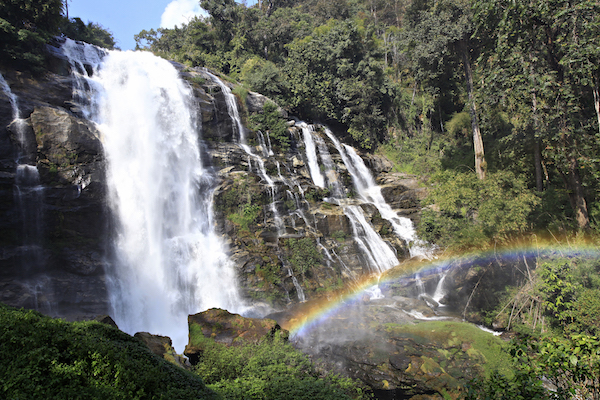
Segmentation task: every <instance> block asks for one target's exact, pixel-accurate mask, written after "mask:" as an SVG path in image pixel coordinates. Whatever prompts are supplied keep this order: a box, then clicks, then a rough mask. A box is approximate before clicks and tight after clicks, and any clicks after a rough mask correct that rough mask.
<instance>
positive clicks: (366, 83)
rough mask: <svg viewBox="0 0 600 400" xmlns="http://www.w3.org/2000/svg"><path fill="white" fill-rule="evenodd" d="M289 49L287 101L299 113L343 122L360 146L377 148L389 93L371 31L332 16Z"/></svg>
mask: <svg viewBox="0 0 600 400" xmlns="http://www.w3.org/2000/svg"><path fill="white" fill-rule="evenodd" d="M287 49H288V52H289V56H288V58H287V59H286V62H285V65H284V68H283V70H284V72H285V74H286V75H287V82H288V85H289V88H290V94H291V96H289V97H288V98H287V105H288V106H289V107H290V108H292V110H293V111H294V112H295V113H297V114H299V115H301V116H306V117H309V118H312V119H317V120H319V119H320V120H328V119H335V120H337V121H340V122H341V123H342V124H344V125H345V126H346V127H347V128H348V132H349V133H350V135H351V136H352V137H353V138H354V139H355V140H356V142H357V143H358V145H359V146H361V147H363V148H365V149H371V148H375V147H376V146H377V144H378V143H379V142H380V141H381V140H382V139H383V138H384V135H385V112H386V108H387V107H388V106H389V104H390V97H391V96H390V90H389V86H388V84H387V81H386V79H385V77H384V74H383V68H382V64H381V61H380V54H379V53H378V48H377V47H376V45H375V43H374V40H373V31H372V30H369V29H360V27H359V26H357V24H355V23H354V22H352V21H343V22H341V21H335V20H331V21H329V22H328V23H327V24H326V25H322V26H320V27H317V28H315V30H314V31H313V33H312V35H311V36H307V37H305V38H303V39H296V40H294V41H293V42H292V43H291V44H289V45H288V46H287Z"/></svg>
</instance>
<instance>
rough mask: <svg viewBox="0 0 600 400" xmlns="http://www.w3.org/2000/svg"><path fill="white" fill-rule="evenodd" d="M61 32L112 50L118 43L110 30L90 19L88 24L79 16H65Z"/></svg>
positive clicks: (75, 38)
mask: <svg viewBox="0 0 600 400" xmlns="http://www.w3.org/2000/svg"><path fill="white" fill-rule="evenodd" d="M61 32H62V33H63V34H64V35H65V36H67V37H70V38H71V39H73V40H81V41H84V42H86V43H90V44H94V45H96V46H100V47H104V48H106V49H110V50H112V49H114V48H115V45H116V42H115V38H114V36H113V35H112V33H110V32H109V31H108V30H106V29H105V28H103V27H102V26H101V25H99V24H97V23H95V22H90V21H88V23H87V24H86V23H84V22H83V21H82V20H81V18H77V17H75V18H71V19H68V18H65V19H64V21H63V23H62V26H61Z"/></svg>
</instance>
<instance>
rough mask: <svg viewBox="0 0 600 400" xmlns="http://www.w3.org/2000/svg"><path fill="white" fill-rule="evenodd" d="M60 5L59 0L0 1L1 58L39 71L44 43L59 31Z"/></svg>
mask: <svg viewBox="0 0 600 400" xmlns="http://www.w3.org/2000/svg"><path fill="white" fill-rule="evenodd" d="M62 7H63V4H62V0H5V1H2V2H0V54H1V55H2V59H3V60H4V61H5V62H10V63H13V64H15V65H17V66H22V67H29V68H33V69H38V70H39V69H40V68H41V65H42V64H43V62H44V55H43V54H44V53H43V51H44V43H46V41H47V40H48V39H49V38H50V37H51V36H53V35H55V34H57V33H58V31H59V28H60V24H61V22H62Z"/></svg>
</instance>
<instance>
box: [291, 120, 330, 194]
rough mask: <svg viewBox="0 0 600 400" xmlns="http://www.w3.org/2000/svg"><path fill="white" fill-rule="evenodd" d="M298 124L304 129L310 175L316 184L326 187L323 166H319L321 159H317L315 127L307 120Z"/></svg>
mask: <svg viewBox="0 0 600 400" xmlns="http://www.w3.org/2000/svg"><path fill="white" fill-rule="evenodd" d="M298 126H299V127H300V128H301V129H302V138H303V139H304V146H305V147H306V158H307V160H308V170H309V171H310V176H311V178H312V180H313V183H314V184H315V185H316V186H318V187H320V188H324V187H325V177H324V176H323V174H322V173H321V167H319V161H318V159H317V150H316V146H315V141H314V139H313V129H314V128H313V126H312V125H308V124H307V123H306V122H301V123H299V124H298Z"/></svg>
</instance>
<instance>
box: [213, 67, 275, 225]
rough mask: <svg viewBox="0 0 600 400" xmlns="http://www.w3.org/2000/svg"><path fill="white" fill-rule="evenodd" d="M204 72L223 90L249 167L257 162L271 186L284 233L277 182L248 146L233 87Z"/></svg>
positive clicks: (272, 208) (260, 173) (265, 179)
mask: <svg viewBox="0 0 600 400" xmlns="http://www.w3.org/2000/svg"><path fill="white" fill-rule="evenodd" d="M204 72H205V73H206V74H207V75H208V76H209V77H210V78H211V79H212V80H213V82H215V83H216V84H217V85H219V87H220V88H221V92H222V93H223V95H224V96H225V102H226V103H227V112H228V113H229V117H230V118H231V121H232V122H233V126H234V129H235V130H237V131H238V133H239V135H238V136H239V139H238V145H239V146H240V147H241V148H242V149H243V150H244V151H245V152H246V154H248V165H249V169H250V170H252V161H251V160H254V161H255V162H256V165H257V166H258V174H259V175H260V177H261V178H262V179H263V180H264V181H265V182H266V183H267V185H268V186H269V192H270V194H271V204H270V205H269V210H270V211H271V213H272V214H273V219H274V221H275V226H276V227H277V233H278V234H279V235H281V234H282V233H283V229H284V224H283V220H282V219H281V215H280V214H279V211H278V210H277V205H276V204H275V202H276V195H277V187H276V186H275V182H274V181H273V179H272V178H271V176H269V174H268V173H267V169H266V168H265V162H264V161H263V159H262V158H261V157H260V156H259V155H257V154H254V152H253V151H252V148H251V147H250V146H248V143H247V142H246V133H245V132H246V128H245V127H244V124H243V123H242V119H241V118H240V113H239V110H238V106H237V100H236V97H235V95H234V94H233V93H231V89H230V88H229V86H227V85H226V84H225V82H223V81H222V80H221V79H219V78H218V77H217V76H215V75H213V74H211V73H210V72H208V71H207V70H205V71H204ZM263 142H264V139H263ZM265 147H266V146H265ZM263 151H264V150H263ZM266 152H267V155H269V151H268V150H266Z"/></svg>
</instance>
